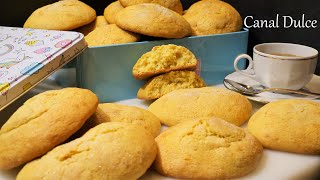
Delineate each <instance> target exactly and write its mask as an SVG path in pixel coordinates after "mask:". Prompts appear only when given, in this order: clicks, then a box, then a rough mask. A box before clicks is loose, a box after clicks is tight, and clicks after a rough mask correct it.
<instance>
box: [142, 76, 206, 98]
mask: <svg viewBox="0 0 320 180" xmlns="http://www.w3.org/2000/svg"><path fill="white" fill-rule="evenodd" d="M205 86H206V84H205V83H204V81H203V80H202V79H201V78H200V77H199V76H198V75H197V74H196V73H195V72H193V71H171V72H169V73H165V74H161V75H159V76H156V77H154V78H152V79H151V80H149V81H148V82H147V83H146V84H145V85H143V87H141V88H140V89H139V91H138V94H137V97H138V98H139V99H144V100H152V99H158V98H160V97H161V96H163V95H165V94H167V93H169V92H171V91H174V90H177V89H187V88H200V87H205Z"/></svg>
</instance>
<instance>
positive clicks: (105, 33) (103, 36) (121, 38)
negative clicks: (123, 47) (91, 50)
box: [85, 24, 140, 46]
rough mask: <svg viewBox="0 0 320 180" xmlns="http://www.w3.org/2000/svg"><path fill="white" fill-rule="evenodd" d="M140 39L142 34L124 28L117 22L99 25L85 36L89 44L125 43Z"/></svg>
mask: <svg viewBox="0 0 320 180" xmlns="http://www.w3.org/2000/svg"><path fill="white" fill-rule="evenodd" d="M139 39H140V35H138V34H135V33H132V32H129V31H126V30H123V29H121V28H119V27H118V26H117V25H115V24H108V25H105V26H101V27H97V28H96V29H94V30H93V31H92V32H90V33H89V34H88V35H86V36H85V40H86V42H87V43H88V46H103V45H110V44H123V43H130V42H136V41H139Z"/></svg>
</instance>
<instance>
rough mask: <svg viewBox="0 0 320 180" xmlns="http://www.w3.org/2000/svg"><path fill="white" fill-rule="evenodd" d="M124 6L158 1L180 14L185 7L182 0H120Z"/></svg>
mask: <svg viewBox="0 0 320 180" xmlns="http://www.w3.org/2000/svg"><path fill="white" fill-rule="evenodd" d="M119 2H120V3H121V4H122V6H124V7H127V6H132V5H136V4H142V3H156V4H159V5H161V6H163V7H166V8H168V9H171V10H172V11H175V12H176V13H178V14H182V11H183V8H182V4H181V1H180V0H166V1H164V0H119Z"/></svg>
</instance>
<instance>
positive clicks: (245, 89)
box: [223, 79, 320, 98]
mask: <svg viewBox="0 0 320 180" xmlns="http://www.w3.org/2000/svg"><path fill="white" fill-rule="evenodd" d="M223 84H224V86H225V87H226V88H228V89H230V90H234V91H237V92H239V93H241V94H245V95H249V96H254V95H256V94H259V93H262V92H267V91H270V92H275V93H282V94H300V95H305V96H313V97H315V98H320V94H316V93H311V92H306V91H297V90H291V89H283V88H264V87H263V86H259V87H252V86H249V85H245V84H242V83H238V82H235V81H233V80H230V79H224V80H223Z"/></svg>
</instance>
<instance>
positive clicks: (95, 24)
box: [75, 16, 108, 36]
mask: <svg viewBox="0 0 320 180" xmlns="http://www.w3.org/2000/svg"><path fill="white" fill-rule="evenodd" d="M107 24H108V22H107V20H106V19H105V18H104V16H97V18H96V19H95V20H94V21H92V22H91V23H90V24H87V25H85V26H82V27H80V28H78V29H76V30H75V31H77V32H81V33H82V34H84V35H85V36H86V35H87V34H89V33H90V32H91V31H93V30H94V29H96V28H97V27H100V26H105V25H107Z"/></svg>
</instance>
